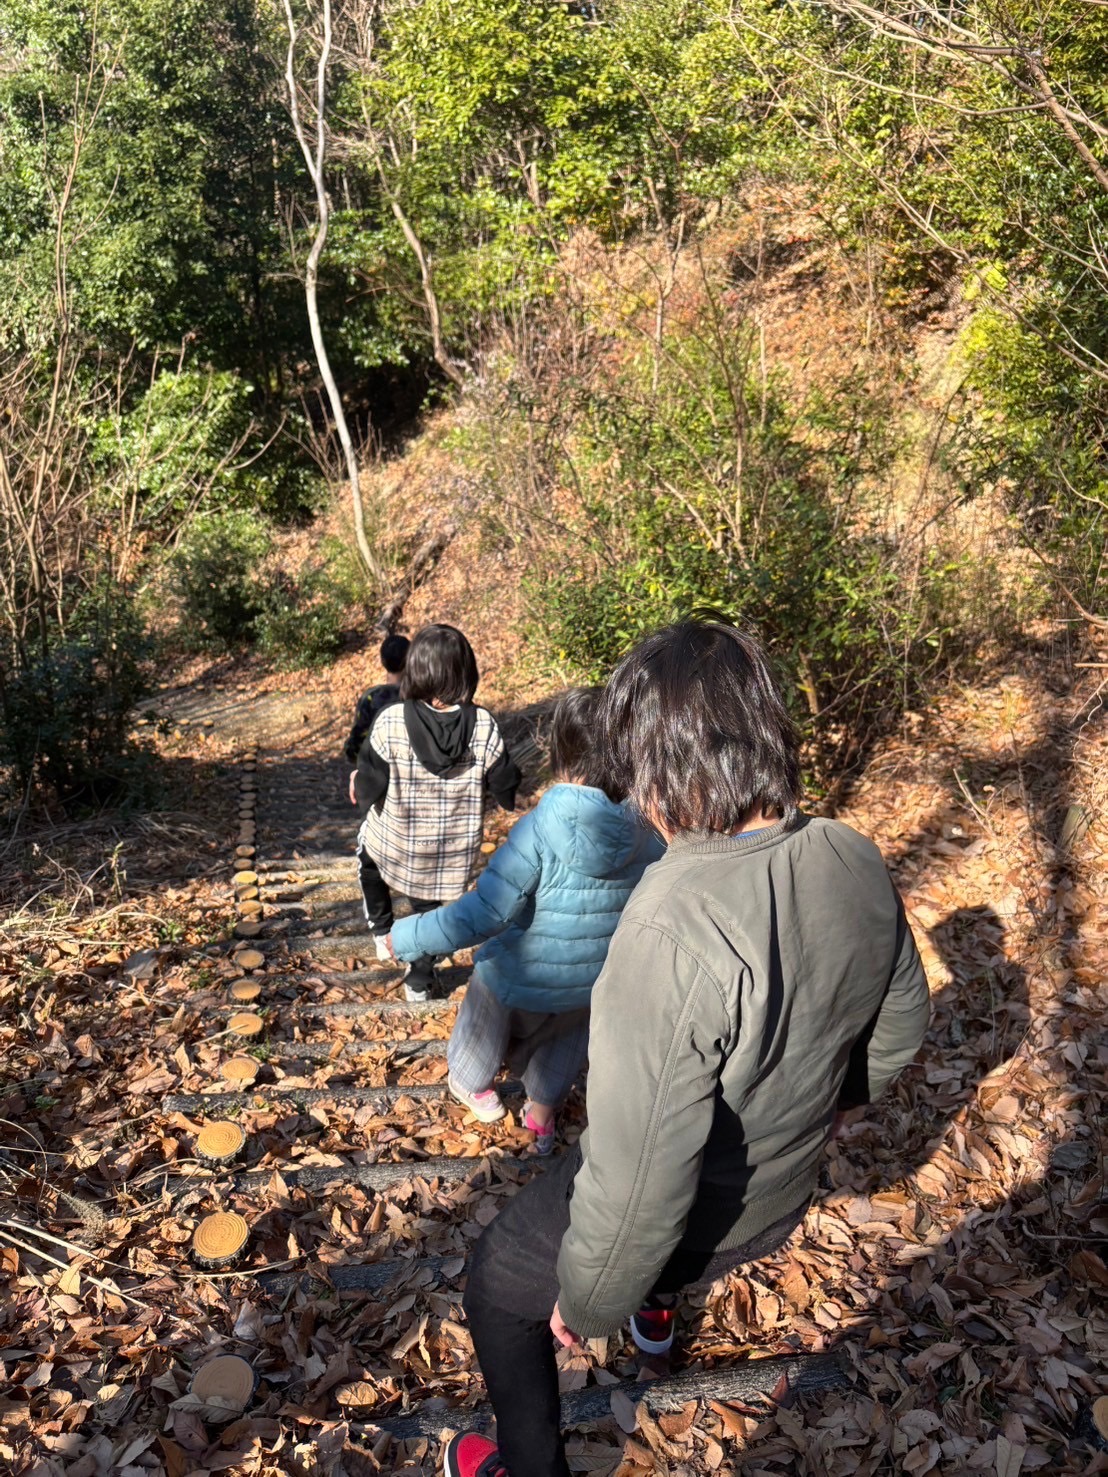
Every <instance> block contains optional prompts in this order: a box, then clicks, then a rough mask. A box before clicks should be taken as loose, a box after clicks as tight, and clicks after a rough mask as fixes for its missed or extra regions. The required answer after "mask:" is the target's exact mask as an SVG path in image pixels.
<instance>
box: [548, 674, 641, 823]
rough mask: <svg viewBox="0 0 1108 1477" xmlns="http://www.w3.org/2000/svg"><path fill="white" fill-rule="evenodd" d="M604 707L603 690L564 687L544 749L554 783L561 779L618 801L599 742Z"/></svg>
mask: <svg viewBox="0 0 1108 1477" xmlns="http://www.w3.org/2000/svg"><path fill="white" fill-rule="evenodd" d="M603 703H604V689H603V688H602V687H567V688H566V690H565V692H563V693H562V695H561V697H559V699H558V701H557V703H556V704H555V707H554V712H553V714H552V715H551V718H550V726H549V728H548V729H547V730H546V748H547V753H548V754H549V757H550V768H551V770H552V771H553V773H554V778H555V779H557V778H558V776H559V775H564V776H565V777H566V778H567V779H574V780H578V781H580V783H581V784H583V785H592V786H593V787H594V788H595V789H597V790H603V791H604V793H605V795H607V797H608V799H609V800H617V801H618V800H622V799H623V798H624V797H623V793H621V792H620V791H618V790H617V788H616V786H615V785H614V784H613V783H612V776H611V772H610V770H609V768H608V762H607V758H606V756H605V754H604V746H603V744H601V743H600V742H598V740H599V735H600V711H601V707H602V706H603Z"/></svg>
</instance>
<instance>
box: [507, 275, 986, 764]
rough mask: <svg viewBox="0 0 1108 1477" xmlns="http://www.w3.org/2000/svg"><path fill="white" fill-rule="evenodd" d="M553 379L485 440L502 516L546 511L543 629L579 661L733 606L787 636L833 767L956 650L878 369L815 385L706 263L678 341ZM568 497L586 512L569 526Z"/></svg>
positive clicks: (797, 688) (540, 576) (561, 660)
mask: <svg viewBox="0 0 1108 1477" xmlns="http://www.w3.org/2000/svg"><path fill="white" fill-rule="evenodd" d="M629 348H630V346H629ZM490 393H491V392H490ZM549 394H550V399H549V401H545V400H544V401H543V402H542V403H540V404H537V405H535V406H534V407H532V406H531V405H529V404H528V403H527V401H526V400H525V399H524V397H522V396H517V397H515V399H516V408H515V410H514V415H513V411H512V408H511V407H512V399H513V397H512V392H511V388H510V387H509V389H508V391H507V393H506V394H504V393H503V392H502V395H501V402H500V407H501V414H500V417H499V427H498V428H496V418H495V417H491V416H490V417H486V420H485V426H486V427H488V426H490V425H491V426H493V427H494V429H492V430H488V429H486V430H485V431H484V432H483V433H482V434H483V435H484V436H485V438H486V439H485V441H484V443H483V444H482V447H481V450H482V456H483V471H484V473H485V475H486V477H487V478H489V480H490V482H491V483H492V484H493V485H491V486H490V489H489V494H488V511H487V514H486V517H487V518H488V519H489V520H490V524H491V525H492V526H494V527H496V526H499V527H501V528H502V530H503V529H504V527H505V525H504V519H503V515H502V514H501V513H499V512H498V508H503V507H512V508H520V507H524V506H527V507H529V508H530V510H531V511H530V515H529V516H530V518H531V527H530V532H529V533H528V532H525V533H524V535H523V536H524V537H527V538H528V539H529V545H528V552H529V558H528V563H529V565H530V570H531V572H530V574H529V576H528V578H527V579H526V581H525V587H524V589H525V595H526V596H527V599H528V603H529V606H530V611H531V628H532V632H533V634H534V636H535V637H536V638H537V640H538V641H539V642H541V644H542V647H543V648H544V649H545V651H546V652H547V653H548V655H549V656H550V657H551V658H552V659H553V661H554V662H555V663H556V664H557V665H558V666H559V667H560V668H561V669H562V670H565V669H566V668H567V667H568V668H569V669H571V670H574V671H576V672H578V673H580V674H581V675H582V676H584V677H587V678H589V679H591V680H602V679H603V678H604V676H605V675H606V673H607V672H608V671H610V669H611V667H612V665H613V663H614V662H615V661H616V660H617V659H618V657H619V656H620V655H621V654H622V653H623V652H624V651H625V650H626V649H627V648H628V646H629V645H631V644H632V643H633V642H634V641H635V640H636V639H637V638H638V637H640V636H641V635H643V634H644V633H645V632H647V631H649V630H651V629H653V628H654V627H656V626H658V625H660V624H663V623H665V622H667V621H669V620H672V619H674V618H676V617H678V616H680V615H681V614H683V613H685V612H687V611H688V610H690V609H692V608H695V607H703V606H711V607H714V608H716V609H720V610H723V611H726V612H728V613H729V614H730V615H732V616H733V617H734V618H736V619H738V620H739V621H741V622H742V623H743V624H745V625H747V626H749V627H751V628H752V629H754V630H755V631H757V632H758V633H759V635H760V636H761V637H762V639H763V640H764V641H765V642H766V643H767V645H768V646H769V648H770V649H771V651H772V652H773V654H774V656H775V658H776V660H777V664H778V667H779V669H780V670H781V672H782V675H783V676H784V678H785V681H786V684H787V686H788V688H789V691H790V694H791V702H792V707H793V710H794V713H795V715H796V717H797V719H798V721H799V722H800V724H801V726H802V728H803V729H804V731H805V734H806V737H807V739H808V742H809V749H810V752H811V753H812V755H813V759H814V761H815V763H816V765H817V767H818V768H819V769H820V770H822V771H823V773H825V774H827V773H829V772H830V771H832V770H835V769H841V767H842V766H843V765H844V764H846V763H848V762H850V761H851V759H852V758H853V757H855V756H856V755H857V754H858V753H859V752H860V750H861V747H862V746H863V745H864V743H865V742H867V741H868V739H869V738H870V737H871V736H872V735H874V734H876V733H877V732H879V731H880V730H881V728H882V727H883V726H884V725H886V724H887V723H889V722H891V721H893V720H895V718H896V716H897V715H898V714H899V713H900V711H902V709H903V707H904V705H905V703H906V702H909V701H911V700H913V699H914V698H915V697H916V696H917V695H918V694H919V693H920V691H921V690H922V689H923V687H924V686H925V683H926V678H927V675H928V673H929V672H930V671H931V670H932V669H933V668H934V667H935V666H936V664H937V663H939V662H941V661H943V660H945V657H946V654H947V651H948V648H949V637H950V635H951V612H952V611H953V609H954V608H955V607H954V604H953V603H952V601H951V599H950V596H951V594H952V591H953V589H954V588H955V587H956V583H957V568H956V566H953V565H952V564H951V562H950V561H948V560H944V559H942V558H936V557H933V556H932V554H931V553H930V552H929V551H928V550H927V549H923V550H920V549H919V548H918V547H917V548H914V549H913V550H912V551H910V552H909V551H902V550H901V549H900V547H899V546H898V544H897V542H896V540H895V539H894V538H893V537H892V536H891V534H890V531H889V529H890V520H889V516H888V476H889V473H890V469H891V468H892V466H893V464H894V461H895V458H896V455H897V453H898V447H897V446H896V445H895V444H894V442H893V440H892V438H891V436H890V434H889V430H888V427H889V425H890V424H891V417H890V415H889V413H888V406H887V405H886V404H885V402H884V401H883V400H882V399H881V398H880V396H879V395H878V394H877V393H875V392H874V391H873V390H872V389H871V388H869V387H868V386H867V385H866V384H865V383H863V382H862V381H861V380H858V381H855V380H844V381H843V383H842V384H841V385H839V386H838V387H837V389H836V393H835V395H834V396H833V397H832V398H828V397H826V396H820V395H817V394H815V393H809V394H808V396H807V397H806V398H805V399H804V400H803V401H802V402H799V403H798V402H797V400H796V398H795V397H794V396H792V395H790V393H789V387H788V385H787V383H786V382H785V380H784V379H783V378H781V377H775V376H774V374H773V373H772V372H771V371H769V370H767V368H766V366H765V365H764V363H763V361H762V357H761V354H760V352H759V350H758V340H757V339H756V337H755V336H754V334H753V333H752V331H751V329H750V325H749V324H747V323H745V322H744V321H743V319H742V318H741V317H740V316H738V315H737V314H735V313H734V312H732V311H731V310H729V309H728V308H726V307H725V306H723V305H722V303H721V299H720V297H719V296H718V295H717V293H716V291H715V288H714V284H713V283H711V282H710V281H709V280H708V279H707V278H706V291H705V294H704V300H703V303H702V306H701V308H700V310H699V316H698V317H697V318H696V319H695V321H694V320H692V319H691V318H690V319H689V320H688V321H686V322H685V323H678V322H676V321H675V322H674V323H673V324H672V325H671V326H670V327H669V329H668V330H667V333H666V337H665V342H664V344H663V345H662V346H661V350H660V352H657V353H655V352H654V351H653V350H647V351H643V352H631V351H628V352H625V353H624V354H623V355H622V356H621V357H620V358H618V359H617V358H616V357H615V356H612V358H611V359H610V360H609V362H608V363H607V364H606V366H605V372H604V374H603V375H597V376H596V377H595V378H594V379H593V381H592V382H591V384H589V385H587V386H585V385H584V384H583V383H582V382H581V381H580V380H578V381H577V382H576V383H575V385H574V397H575V398H574V401H573V403H572V406H571V407H570V408H569V409H567V406H569V402H568V401H567V398H566V394H565V393H563V394H562V395H561V397H560V399H556V397H557V395H558V387H557V386H556V385H554V386H552V387H551V389H550V391H549ZM555 415H558V416H560V417H561V429H560V430H559V434H558V435H557V436H556V437H549V438H546V439H545V441H544V440H543V436H542V428H543V426H544V425H545V424H547V423H551V422H552V421H553V419H554V416H555ZM524 417H532V418H533V425H531V426H523V427H521V426H520V424H519V421H520V419H521V418H524ZM497 435H499V437H500V438H501V439H500V440H499V441H497V440H496V439H495V438H496V436H497ZM518 446H526V447H528V448H529V449H530V448H532V447H534V448H537V449H539V451H541V450H542V449H543V448H546V449H547V450H546V451H545V455H547V457H548V462H547V463H546V464H544V465H543V466H542V467H541V468H539V469H536V466H535V460H536V456H537V454H538V453H537V452H536V453H533V454H532V457H531V460H530V461H529V462H528V463H526V464H525V465H524V466H523V468H522V471H520V469H519V466H518V461H517V460H516V459H514V458H513V447H518ZM498 476H499V477H501V478H502V479H503V485H496V478H497V477H498ZM524 478H526V479H529V480H528V481H526V482H525V481H524V480H523V479H524ZM528 488H534V489H536V491H535V492H533V493H529V491H528ZM558 489H562V491H557V492H556V494H555V496H552V493H551V490H558ZM570 489H572V497H571V496H570V493H569V490H570ZM529 496H530V497H531V502H530V503H529V504H528V503H527V501H526V500H527V498H528V497H529ZM554 502H556V503H557V505H558V506H559V508H560V509H566V510H567V511H566V512H565V513H564V514H562V515H561V521H562V524H563V526H562V529H561V531H560V533H559V535H558V536H557V537H555V538H554V539H551V538H550V529H551V520H550V515H549V509H550V507H551V505H552V503H554ZM498 519H499V524H498V523H497V520H498ZM567 554H569V555H571V557H567Z"/></svg>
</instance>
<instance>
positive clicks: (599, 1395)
mask: <svg viewBox="0 0 1108 1477" xmlns="http://www.w3.org/2000/svg"><path fill="white" fill-rule="evenodd" d="M849 1383H850V1381H849V1379H848V1377H847V1374H846V1371H845V1368H844V1366H843V1364H842V1362H841V1360H840V1359H839V1358H838V1356H837V1355H835V1354H798V1355H793V1356H785V1357H783V1358H781V1357H777V1356H773V1357H771V1358H765V1359H743V1360H740V1361H739V1362H738V1363H737V1364H731V1365H717V1366H716V1367H715V1368H714V1369H703V1370H701V1369H690V1370H684V1371H682V1372H681V1373H680V1374H675V1375H670V1376H669V1377H668V1379H658V1380H643V1381H641V1382H640V1381H638V1380H621V1381H620V1383H619V1384H617V1385H588V1386H586V1387H585V1389H583V1390H573V1391H571V1392H570V1393H569V1394H567V1395H563V1396H562V1408H561V1415H560V1419H559V1424H560V1425H561V1426H562V1428H563V1430H564V1429H568V1428H570V1427H572V1426H581V1425H585V1424H588V1423H591V1422H592V1421H602V1420H604V1419H606V1418H607V1417H609V1416H611V1414H612V1392H613V1391H617V1390H618V1391H619V1393H620V1394H621V1395H625V1396H626V1397H627V1398H628V1399H629V1400H630V1401H631V1403H632V1405H637V1404H638V1403H639V1401H640V1400H642V1401H645V1403H646V1408H647V1410H648V1411H649V1412H650V1414H651V1415H653V1416H657V1415H663V1414H665V1412H666V1411H669V1410H679V1409H680V1408H681V1406H683V1405H684V1404H686V1403H687V1402H688V1401H689V1400H724V1401H736V1400H738V1401H742V1402H743V1403H749V1402H751V1401H753V1400H766V1401H772V1402H775V1403H777V1402H780V1401H782V1400H785V1399H786V1398H787V1397H788V1396H790V1395H806V1394H818V1393H822V1392H823V1391H826V1390H841V1389H844V1388H845V1387H847V1386H848V1385H849ZM460 1415H461V1416H463V1417H464V1421H465V1427H466V1429H467V1430H473V1431H483V1430H487V1428H488V1426H489V1424H490V1422H491V1420H492V1409H491V1407H490V1406H487V1405H479V1406H477V1408H476V1409H462V1408H460V1407H454V1408H452V1409H451V1408H449V1407H448V1408H446V1409H442V1408H440V1407H435V1408H434V1409H421V1408H420V1407H419V1406H417V1407H416V1408H415V1409H414V1410H413V1411H411V1412H410V1413H409V1414H408V1415H397V1416H384V1417H382V1419H381V1420H379V1421H372V1422H367V1423H366V1424H365V1425H364V1426H357V1425H353V1424H352V1425H351V1427H350V1431H351V1434H352V1435H356V1436H358V1437H361V1438H363V1439H364V1438H366V1437H368V1436H370V1434H371V1433H373V1432H376V1431H387V1432H388V1433H389V1434H390V1435H391V1436H395V1437H397V1438H400V1439H403V1440H412V1439H418V1438H419V1437H421V1436H427V1437H437V1436H439V1435H440V1434H441V1433H442V1431H443V1429H444V1427H447V1426H454V1425H455V1423H456V1421H457V1418H458V1416H460Z"/></svg>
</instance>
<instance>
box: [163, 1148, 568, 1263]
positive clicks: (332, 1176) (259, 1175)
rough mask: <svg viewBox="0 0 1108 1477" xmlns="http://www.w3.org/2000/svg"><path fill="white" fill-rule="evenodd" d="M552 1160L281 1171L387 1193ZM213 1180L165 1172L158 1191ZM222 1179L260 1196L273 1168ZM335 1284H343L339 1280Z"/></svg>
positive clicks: (313, 1185)
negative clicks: (413, 1182)
mask: <svg viewBox="0 0 1108 1477" xmlns="http://www.w3.org/2000/svg"><path fill="white" fill-rule="evenodd" d="M548 1163H549V1160H547V1159H540V1158H539V1157H538V1155H532V1157H531V1158H529V1159H519V1158H514V1157H512V1156H510V1155H507V1154H505V1155H498V1156H497V1157H496V1158H493V1157H492V1156H489V1155H486V1156H484V1157H483V1158H481V1157H478V1158H472V1159H454V1158H439V1159H399V1160H396V1161H395V1162H391V1161H387V1162H384V1163H377V1164H354V1165H351V1164H336V1165H331V1164H311V1165H308V1166H307V1167H306V1168H304V1169H283V1170H282V1171H281V1178H282V1180H283V1181H284V1183H285V1185H286V1187H287V1188H288V1189H290V1190H305V1191H307V1193H308V1194H310V1195H318V1194H320V1193H321V1192H322V1191H324V1190H326V1189H328V1188H329V1186H331V1185H339V1184H341V1185H357V1186H358V1188H359V1189H361V1190H372V1191H373V1192H374V1193H376V1194H379V1193H381V1192H382V1191H387V1190H390V1189H392V1188H393V1186H395V1185H403V1184H406V1183H407V1182H408V1181H409V1180H415V1179H419V1180H424V1181H425V1182H427V1183H430V1182H431V1181H432V1180H442V1181H444V1182H446V1183H453V1182H455V1181H457V1180H469V1179H471V1178H473V1177H474V1176H476V1175H477V1174H478V1173H485V1172H488V1173H489V1179H490V1181H491V1180H492V1174H491V1171H492V1170H500V1171H502V1172H507V1173H516V1174H525V1173H527V1174H529V1173H531V1172H532V1171H535V1172H538V1171H541V1170H542V1169H544V1168H545V1167H546V1165H547V1164H548ZM207 1183H209V1182H208V1181H207V1180H204V1179H202V1178H198V1177H197V1175H196V1174H195V1173H193V1174H187V1175H167V1176H166V1178H165V1179H164V1180H159V1181H158V1182H157V1187H158V1190H159V1192H163V1191H164V1193H166V1194H168V1195H188V1194H192V1193H194V1192H195V1191H196V1189H197V1188H198V1187H202V1186H203V1185H205V1184H207ZM218 1183H219V1185H220V1186H221V1187H222V1188H223V1189H224V1190H233V1191H234V1193H235V1194H236V1195H249V1196H256V1195H258V1196H260V1195H264V1194H265V1193H266V1191H267V1190H268V1188H269V1186H270V1185H271V1184H272V1183H273V1170H272V1169H249V1170H236V1171H235V1172H234V1173H232V1174H230V1175H220V1176H219V1177H218ZM344 1277H345V1280H344V1282H343V1286H345V1287H347V1288H351V1289H355V1288H360V1287H369V1286H376V1285H377V1284H376V1283H374V1282H372V1280H371V1281H369V1282H364V1281H361V1280H359V1277H360V1273H356V1272H354V1271H353V1270H351V1271H350V1274H349V1276H346V1275H345V1274H344ZM335 1285H336V1287H337V1286H338V1285H339V1284H338V1283H337V1282H336V1283H335Z"/></svg>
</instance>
